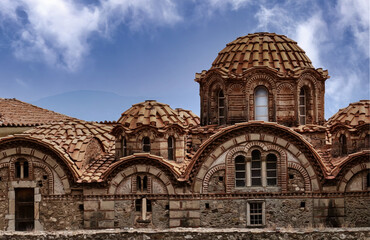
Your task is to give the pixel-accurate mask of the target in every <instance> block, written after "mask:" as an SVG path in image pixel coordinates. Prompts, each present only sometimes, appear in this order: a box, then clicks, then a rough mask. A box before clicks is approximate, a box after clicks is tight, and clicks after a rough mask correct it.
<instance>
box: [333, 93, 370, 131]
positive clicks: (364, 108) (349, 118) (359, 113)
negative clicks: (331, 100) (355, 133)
mask: <svg viewBox="0 0 370 240" xmlns="http://www.w3.org/2000/svg"><path fill="white" fill-rule="evenodd" d="M365 123H370V100H361V101H359V102H355V103H350V104H349V105H348V107H346V108H342V109H340V110H339V111H338V112H337V113H336V114H334V115H333V116H332V117H331V118H329V120H328V122H327V126H329V127H331V126H334V125H337V124H342V125H345V126H347V127H350V128H352V127H356V126H358V125H362V124H365Z"/></svg>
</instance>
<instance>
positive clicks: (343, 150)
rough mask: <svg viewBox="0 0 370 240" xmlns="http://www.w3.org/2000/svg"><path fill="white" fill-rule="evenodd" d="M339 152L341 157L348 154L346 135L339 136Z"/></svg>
mask: <svg viewBox="0 0 370 240" xmlns="http://www.w3.org/2000/svg"><path fill="white" fill-rule="evenodd" d="M339 152H340V154H341V155H345V154H347V138H346V136H345V135H344V134H341V135H340V136H339Z"/></svg>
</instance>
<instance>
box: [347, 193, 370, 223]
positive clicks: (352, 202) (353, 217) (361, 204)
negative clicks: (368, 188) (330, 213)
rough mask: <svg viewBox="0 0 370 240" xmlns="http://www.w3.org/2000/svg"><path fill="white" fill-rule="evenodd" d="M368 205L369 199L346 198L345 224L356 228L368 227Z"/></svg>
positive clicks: (369, 206)
mask: <svg viewBox="0 0 370 240" xmlns="http://www.w3.org/2000/svg"><path fill="white" fill-rule="evenodd" d="M369 203H370V198H369V197H346V198H345V206H346V209H345V214H346V221H345V222H346V224H348V225H349V226H356V227H370V214H369V213H370V204H369Z"/></svg>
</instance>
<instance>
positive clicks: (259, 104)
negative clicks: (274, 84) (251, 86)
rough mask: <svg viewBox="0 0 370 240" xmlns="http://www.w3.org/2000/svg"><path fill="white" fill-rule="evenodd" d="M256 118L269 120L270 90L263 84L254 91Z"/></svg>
mask: <svg viewBox="0 0 370 240" xmlns="http://www.w3.org/2000/svg"><path fill="white" fill-rule="evenodd" d="M254 104H255V120H262V121H265V122H267V121H268V120H269V119H268V92H267V89H266V88H265V87H263V86H259V87H257V88H256V90H255V93H254Z"/></svg>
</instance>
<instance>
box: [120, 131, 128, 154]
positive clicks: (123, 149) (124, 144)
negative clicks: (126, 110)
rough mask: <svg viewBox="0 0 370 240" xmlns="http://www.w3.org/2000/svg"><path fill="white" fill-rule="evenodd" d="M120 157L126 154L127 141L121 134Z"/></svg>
mask: <svg viewBox="0 0 370 240" xmlns="http://www.w3.org/2000/svg"><path fill="white" fill-rule="evenodd" d="M121 151H122V153H121V157H125V156H127V141H126V138H125V137H123V136H122V139H121Z"/></svg>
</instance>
